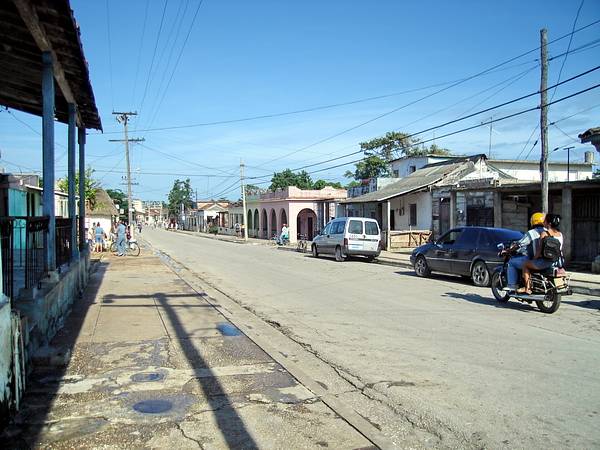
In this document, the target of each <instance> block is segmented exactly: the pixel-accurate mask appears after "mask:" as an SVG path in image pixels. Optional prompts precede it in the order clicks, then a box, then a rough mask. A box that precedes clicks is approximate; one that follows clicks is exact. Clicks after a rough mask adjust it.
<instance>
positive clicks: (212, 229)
mask: <svg viewBox="0 0 600 450" xmlns="http://www.w3.org/2000/svg"><path fill="white" fill-rule="evenodd" d="M208 232H209V233H212V234H214V235H215V236H216V235H217V234H219V227H218V226H216V225H214V224H213V225H211V226H210V227H208Z"/></svg>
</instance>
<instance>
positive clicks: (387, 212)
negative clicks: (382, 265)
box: [385, 200, 392, 252]
mask: <svg viewBox="0 0 600 450" xmlns="http://www.w3.org/2000/svg"><path fill="white" fill-rule="evenodd" d="M391 209H392V206H391V203H390V201H389V200H388V201H387V202H385V217H386V220H385V228H386V238H385V249H386V250H387V251H388V252H389V251H390V249H391V247H392V236H391V233H390V232H391V227H390V221H391V220H390V219H391Z"/></svg>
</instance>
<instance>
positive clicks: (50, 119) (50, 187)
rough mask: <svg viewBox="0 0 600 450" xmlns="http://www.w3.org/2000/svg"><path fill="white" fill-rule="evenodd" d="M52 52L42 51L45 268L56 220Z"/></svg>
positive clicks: (52, 256)
mask: <svg viewBox="0 0 600 450" xmlns="http://www.w3.org/2000/svg"><path fill="white" fill-rule="evenodd" d="M52 64H53V62H52V54H51V53H50V52H43V53H42V65H43V69H42V164H43V168H42V176H43V178H44V186H43V189H44V191H43V196H42V202H43V213H44V216H46V217H47V218H48V236H47V239H46V242H47V245H46V270H47V271H48V272H54V271H55V270H56V220H55V215H54V68H53V65H52Z"/></svg>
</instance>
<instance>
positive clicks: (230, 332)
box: [217, 322, 242, 336]
mask: <svg viewBox="0 0 600 450" xmlns="http://www.w3.org/2000/svg"><path fill="white" fill-rule="evenodd" d="M217 330H219V331H220V332H221V334H222V335H223V336H241V334H242V332H241V331H240V330H239V329H238V328H236V327H234V326H233V325H231V324H230V323H226V322H223V323H220V324H218V325H217Z"/></svg>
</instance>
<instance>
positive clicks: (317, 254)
mask: <svg viewBox="0 0 600 450" xmlns="http://www.w3.org/2000/svg"><path fill="white" fill-rule="evenodd" d="M311 250H312V255H313V258H318V257H319V250H317V244H313V245H312V249H311Z"/></svg>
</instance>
